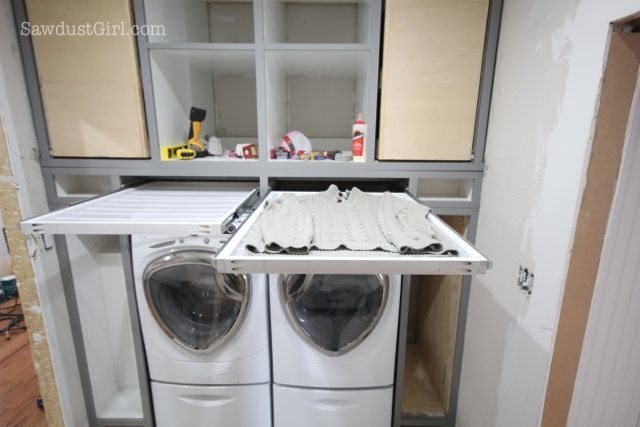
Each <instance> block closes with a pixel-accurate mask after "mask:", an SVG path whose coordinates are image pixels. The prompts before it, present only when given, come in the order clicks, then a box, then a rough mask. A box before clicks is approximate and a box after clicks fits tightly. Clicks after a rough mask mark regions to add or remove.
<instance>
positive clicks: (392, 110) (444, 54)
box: [377, 0, 489, 161]
mask: <svg viewBox="0 0 640 427" xmlns="http://www.w3.org/2000/svg"><path fill="white" fill-rule="evenodd" d="M488 8H489V0H387V6H386V11H385V28H384V40H383V43H384V46H383V63H382V78H381V79H382V89H381V100H380V102H381V106H380V139H379V142H378V147H377V148H378V159H380V160H415V161H425V160H450V161H468V160H471V159H472V157H473V136H474V129H475V118H476V105H477V102H478V91H479V85H480V74H481V68H482V56H483V51H484V39H485V28H486V22H487V13H488Z"/></svg>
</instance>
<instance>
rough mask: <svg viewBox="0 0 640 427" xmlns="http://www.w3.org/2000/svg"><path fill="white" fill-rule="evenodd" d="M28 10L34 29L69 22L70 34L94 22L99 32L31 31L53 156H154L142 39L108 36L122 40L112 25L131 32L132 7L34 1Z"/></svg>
mask: <svg viewBox="0 0 640 427" xmlns="http://www.w3.org/2000/svg"><path fill="white" fill-rule="evenodd" d="M26 6H27V13H28V18H29V21H30V22H31V27H32V28H34V25H52V26H55V25H57V24H60V23H61V22H62V23H64V24H66V25H65V28H66V29H65V31H71V29H72V28H73V26H74V25H75V26H77V27H76V28H80V27H81V26H85V28H86V26H87V23H89V24H93V29H94V34H93V35H81V34H80V33H79V32H78V31H79V30H78V29H76V30H74V32H75V35H74V34H73V33H71V32H70V33H69V35H59V34H52V35H47V36H44V35H37V34H35V33H33V32H32V36H31V39H32V43H33V50H34V55H35V60H36V65H37V71H38V78H39V82H40V91H41V95H42V103H43V106H44V111H45V117H46V124H47V130H48V137H49V144H50V150H51V154H52V155H53V156H56V157H117V158H125V157H127V158H146V157H148V143H147V135H146V123H145V120H144V110H143V106H142V105H143V104H142V93H141V89H140V76H139V70H138V61H137V50H136V44H135V38H134V36H132V35H121V34H120V31H119V30H118V34H117V35H113V34H112V35H106V34H107V33H106V32H107V31H109V32H112V33H114V34H115V33H116V32H115V30H113V28H112V27H106V25H107V24H108V23H112V24H115V23H118V25H122V28H123V30H124V31H129V29H130V27H131V25H132V22H133V18H132V11H131V5H130V3H129V1H126V0H102V1H70V0H69V1H64V0H61V1H55V2H51V1H44V0H27V2H26ZM120 23H121V24H120ZM103 24H104V25H103ZM84 31H86V29H85V30H84ZM100 33H102V34H100Z"/></svg>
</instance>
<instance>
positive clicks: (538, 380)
mask: <svg viewBox="0 0 640 427" xmlns="http://www.w3.org/2000/svg"><path fill="white" fill-rule="evenodd" d="M638 10H640V3H639V2H638V1H637V0H609V1H601V0H562V1H557V0H556V1H553V0H542V1H528V0H505V3H504V11H503V17H502V29H501V35H500V42H499V43H500V45H499V50H498V57H497V66H496V75H495V86H494V93H493V98H492V106H491V118H490V123H489V133H488V140H487V152H486V158H485V160H486V164H487V167H486V170H485V180H484V182H483V192H482V202H481V207H480V221H479V226H478V235H477V240H476V242H477V246H478V247H479V249H480V250H481V251H482V252H483V253H485V254H486V255H487V256H488V257H489V258H490V259H491V260H493V261H494V268H493V269H492V270H491V271H490V272H489V273H488V274H486V275H484V276H478V277H475V278H474V279H473V282H472V285H471V288H472V289H471V300H470V309H469V316H468V321H467V333H466V338H465V348H464V357H463V367H462V380H461V389H460V398H459V401H458V420H457V425H459V426H469V427H484V426H487V427H488V426H504V427H513V426H518V427H528V426H536V425H538V424H539V422H540V418H541V417H540V415H541V408H542V404H543V399H544V393H545V388H546V381H547V375H548V369H549V363H550V357H551V354H552V351H553V342H554V337H555V329H556V325H557V317H558V310H559V306H560V302H561V298H562V292H563V286H564V282H565V278H566V272H567V263H568V260H569V250H570V247H571V243H572V238H573V233H574V223H575V219H576V216H577V209H578V205H579V202H580V197H581V193H582V189H583V185H584V173H585V166H586V163H585V159H586V158H587V157H586V156H587V155H588V153H589V150H590V141H591V136H592V127H593V120H594V114H595V111H596V107H597V102H598V93H599V88H600V84H601V77H602V72H603V66H604V59H605V54H606V46H607V40H608V32H609V22H610V21H613V20H616V19H619V18H622V17H624V16H626V15H630V14H632V13H634V12H637V11H638ZM519 265H524V266H526V267H529V268H530V269H532V270H533V272H534V274H535V283H534V288H533V294H532V295H531V296H530V297H527V296H526V295H525V294H524V293H522V292H521V291H519V290H518V289H517V288H516V275H517V272H518V266H519Z"/></svg>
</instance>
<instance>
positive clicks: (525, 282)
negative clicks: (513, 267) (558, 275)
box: [517, 265, 534, 296]
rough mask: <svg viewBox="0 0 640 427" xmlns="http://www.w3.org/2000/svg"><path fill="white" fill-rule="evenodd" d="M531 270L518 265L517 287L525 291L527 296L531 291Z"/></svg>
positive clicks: (532, 276)
mask: <svg viewBox="0 0 640 427" xmlns="http://www.w3.org/2000/svg"><path fill="white" fill-rule="evenodd" d="M533 278H534V275H533V272H532V271H530V270H529V269H528V268H526V267H524V266H522V265H521V266H520V270H519V271H518V283H517V285H518V288H519V289H520V290H521V291H523V292H526V294H527V296H529V295H531V292H532V291H533Z"/></svg>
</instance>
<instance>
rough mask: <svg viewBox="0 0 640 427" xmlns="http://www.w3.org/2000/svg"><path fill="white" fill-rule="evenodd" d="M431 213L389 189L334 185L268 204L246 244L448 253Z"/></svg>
mask: <svg viewBox="0 0 640 427" xmlns="http://www.w3.org/2000/svg"><path fill="white" fill-rule="evenodd" d="M430 211H431V209H430V208H428V207H426V206H424V205H421V204H418V203H414V202H409V201H407V200H403V199H401V198H399V197H396V196H394V195H393V194H391V193H388V192H386V193H384V194H382V195H369V194H367V193H364V192H362V191H360V190H359V189H357V188H355V187H354V188H353V189H352V190H351V191H345V192H341V191H339V190H338V187H336V186H335V185H331V186H330V187H329V189H328V190H326V191H324V192H321V193H314V194H311V195H304V196H296V195H293V194H284V195H282V196H281V197H278V198H277V199H275V200H273V201H271V202H270V203H268V204H267V205H266V206H265V209H264V211H263V212H262V215H261V216H260V218H259V219H258V222H257V223H256V225H255V226H254V227H253V230H252V231H251V233H249V234H248V235H247V238H246V241H245V244H246V247H247V249H249V250H250V251H253V252H266V253H289V254H306V253H309V251H310V250H312V249H319V250H327V251H331V250H340V249H349V250H359V251H365V250H383V251H388V252H399V253H433V254H437V253H442V252H443V247H442V243H441V241H440V240H439V239H438V237H437V235H436V233H435V232H434V230H433V229H432V227H431V225H430V223H429V222H428V221H427V219H426V216H427V214H428V213H429V212H430ZM448 253H451V252H448Z"/></svg>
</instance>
